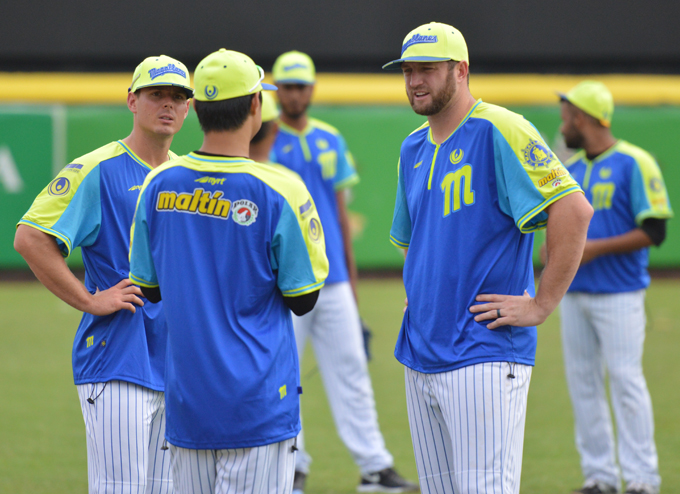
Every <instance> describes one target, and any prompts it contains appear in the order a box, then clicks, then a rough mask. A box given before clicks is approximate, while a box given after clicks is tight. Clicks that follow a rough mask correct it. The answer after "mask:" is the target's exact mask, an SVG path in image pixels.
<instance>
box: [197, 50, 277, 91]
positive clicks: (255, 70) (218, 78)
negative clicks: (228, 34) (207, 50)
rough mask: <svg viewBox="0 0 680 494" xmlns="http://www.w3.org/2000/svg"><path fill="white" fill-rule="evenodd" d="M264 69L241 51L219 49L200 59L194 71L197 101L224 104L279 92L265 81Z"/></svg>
mask: <svg viewBox="0 0 680 494" xmlns="http://www.w3.org/2000/svg"><path fill="white" fill-rule="evenodd" d="M263 79H264V70H263V69H262V67H260V66H259V65H256V64H255V62H253V60H252V58H250V57H249V56H248V55H245V54H244V53H240V52H238V51H232V50H227V49H225V48H220V49H219V50H218V51H216V52H213V53H211V54H210V55H208V56H207V57H205V58H204V59H203V60H201V61H200V62H199V64H198V66H197V67H196V71H195V72H194V85H195V86H196V95H195V96H194V97H195V99H196V100H198V101H222V100H225V99H232V98H238V97H240V96H247V95H249V94H255V93H257V92H258V91H262V90H267V91H276V89H277V88H276V86H273V85H271V84H266V83H264V82H262V80H263Z"/></svg>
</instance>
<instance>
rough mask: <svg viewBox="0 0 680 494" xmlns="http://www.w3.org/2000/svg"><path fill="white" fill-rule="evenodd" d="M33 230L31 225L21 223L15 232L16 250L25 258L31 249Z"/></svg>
mask: <svg viewBox="0 0 680 494" xmlns="http://www.w3.org/2000/svg"><path fill="white" fill-rule="evenodd" d="M31 230H32V228H31V227H30V226H25V225H19V226H18V227H17V231H16V233H15V234H14V250H16V251H17V252H18V253H19V254H21V257H24V258H25V257H26V256H27V255H28V253H29V252H30V251H31V235H30V234H31Z"/></svg>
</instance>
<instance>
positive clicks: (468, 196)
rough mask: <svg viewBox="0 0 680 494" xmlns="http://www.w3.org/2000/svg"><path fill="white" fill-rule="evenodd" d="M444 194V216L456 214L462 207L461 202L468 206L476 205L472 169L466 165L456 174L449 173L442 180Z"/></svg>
mask: <svg viewBox="0 0 680 494" xmlns="http://www.w3.org/2000/svg"><path fill="white" fill-rule="evenodd" d="M442 192H443V193H444V216H445V217H446V216H448V215H449V214H451V210H453V212H454V213H455V212H456V211H458V210H459V209H460V207H461V201H462V202H463V203H464V204H465V205H466V206H471V205H472V204H474V203H475V191H474V190H472V167H471V166H470V165H465V166H463V167H461V168H459V169H458V170H456V171H455V172H451V173H447V174H446V176H445V177H444V180H442Z"/></svg>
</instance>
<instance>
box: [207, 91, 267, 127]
mask: <svg viewBox="0 0 680 494" xmlns="http://www.w3.org/2000/svg"><path fill="white" fill-rule="evenodd" d="M256 95H259V97H260V98H262V95H261V94H260V93H256V94H247V95H245V96H239V97H238V98H231V99H225V100H222V101H198V100H196V106H195V108H196V115H197V116H198V123H200V124H201V129H202V130H203V132H206V133H207V132H220V131H224V130H238V129H240V128H241V127H243V124H244V123H245V121H246V119H247V118H248V114H249V113H250V104H251V102H252V101H253V98H254V97H255V96H256Z"/></svg>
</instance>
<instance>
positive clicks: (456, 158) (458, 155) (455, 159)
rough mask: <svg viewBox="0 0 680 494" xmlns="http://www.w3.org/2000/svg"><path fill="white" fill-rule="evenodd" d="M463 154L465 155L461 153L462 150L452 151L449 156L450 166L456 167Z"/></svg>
mask: <svg viewBox="0 0 680 494" xmlns="http://www.w3.org/2000/svg"><path fill="white" fill-rule="evenodd" d="M464 154H465V153H464V152H463V150H462V149H454V150H453V152H452V153H451V154H450V155H449V159H450V160H451V163H452V164H454V165H457V164H458V163H460V162H461V160H462V159H463V155H464Z"/></svg>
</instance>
